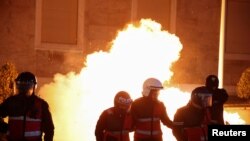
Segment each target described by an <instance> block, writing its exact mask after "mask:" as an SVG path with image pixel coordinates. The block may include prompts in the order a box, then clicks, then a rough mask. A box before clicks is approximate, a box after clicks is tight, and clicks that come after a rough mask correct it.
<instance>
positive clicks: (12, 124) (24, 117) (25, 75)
mask: <svg viewBox="0 0 250 141" xmlns="http://www.w3.org/2000/svg"><path fill="white" fill-rule="evenodd" d="M36 85H37V79H36V77H35V75H34V74H33V73H31V72H22V73H20V74H19V75H18V76H17V78H16V79H15V95H13V96H10V97H8V98H7V99H6V100H5V101H4V102H3V103H2V104H1V105H0V116H1V117H3V118H4V117H8V132H7V138H8V140H9V141H42V138H43V139H44V141H53V136H54V124H53V121H52V116H51V113H50V111H49V105H48V103H47V102H46V101H44V100H43V99H41V98H39V97H38V96H36V95H35V89H36V87H37V86H36ZM43 135H44V137H43Z"/></svg>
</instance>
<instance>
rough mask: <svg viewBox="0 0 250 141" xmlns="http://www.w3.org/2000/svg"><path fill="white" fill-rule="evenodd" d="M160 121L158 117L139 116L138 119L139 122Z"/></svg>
mask: <svg viewBox="0 0 250 141" xmlns="http://www.w3.org/2000/svg"><path fill="white" fill-rule="evenodd" d="M152 119H153V121H160V118H140V119H138V121H139V122H149V121H152Z"/></svg>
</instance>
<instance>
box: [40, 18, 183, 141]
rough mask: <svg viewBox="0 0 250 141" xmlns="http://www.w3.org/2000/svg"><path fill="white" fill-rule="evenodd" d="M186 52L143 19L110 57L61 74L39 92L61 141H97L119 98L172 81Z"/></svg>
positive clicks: (95, 57) (123, 34) (93, 58)
mask: <svg viewBox="0 0 250 141" xmlns="http://www.w3.org/2000/svg"><path fill="white" fill-rule="evenodd" d="M181 49H182V45H181V43H180V41H179V38H178V37H176V36H175V35H173V34H170V33H168V32H167V31H162V29H161V25H160V24H158V23H157V22H155V21H151V20H141V21H140V24H139V25H136V26H135V25H133V24H129V25H128V26H127V27H126V28H125V29H124V30H122V31H120V32H119V33H118V35H117V37H116V39H114V40H113V42H112V47H111V49H110V51H109V52H102V51H99V52H95V53H93V54H89V55H88V56H87V59H86V62H85V66H86V67H84V68H82V70H81V72H80V73H75V72H69V73H68V74H67V75H62V74H56V75H55V76H54V79H53V82H51V83H50V84H46V85H44V86H42V87H41V88H40V91H39V95H41V97H43V98H44V99H45V100H46V101H48V103H49V105H50V108H51V112H52V116H53V120H54V123H55V141H69V140H71V141H78V140H79V141H83V140H84V141H94V140H95V135H94V130H95V125H96V122H97V120H98V118H99V115H100V114H101V112H102V111H103V110H105V109H106V108H108V107H111V106H113V98H114V96H115V94H116V93H117V92H118V91H120V90H124V91H127V92H129V93H130V95H131V97H132V98H133V99H135V98H138V97H140V96H141V88H142V84H143V81H144V80H145V79H147V78H148V77H155V78H158V79H159V80H161V81H162V82H164V81H166V80H169V79H170V78H171V76H172V75H173V72H171V71H170V68H171V65H172V63H173V62H175V61H177V60H178V58H179V52H180V51H181ZM166 95H168V94H166ZM170 108H171V107H170Z"/></svg>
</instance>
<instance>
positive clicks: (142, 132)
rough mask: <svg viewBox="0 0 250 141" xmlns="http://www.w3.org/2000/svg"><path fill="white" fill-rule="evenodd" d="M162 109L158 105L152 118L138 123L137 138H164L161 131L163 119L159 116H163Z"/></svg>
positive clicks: (139, 120) (138, 120) (141, 119)
mask: <svg viewBox="0 0 250 141" xmlns="http://www.w3.org/2000/svg"><path fill="white" fill-rule="evenodd" d="M161 113H162V108H161V107H159V106H158V105H157V106H155V107H154V113H153V115H152V117H147V118H139V119H137V123H136V130H135V134H134V136H135V138H137V139H143V138H150V137H152V138H155V139H157V138H159V139H160V138H162V131H161V124H160V122H161V119H160V118H159V116H158V115H161Z"/></svg>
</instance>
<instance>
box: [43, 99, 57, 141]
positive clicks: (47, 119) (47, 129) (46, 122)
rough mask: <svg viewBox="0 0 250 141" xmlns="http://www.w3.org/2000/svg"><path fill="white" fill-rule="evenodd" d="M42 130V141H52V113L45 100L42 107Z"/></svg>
mask: <svg viewBox="0 0 250 141" xmlns="http://www.w3.org/2000/svg"><path fill="white" fill-rule="evenodd" d="M42 110H43V111H42V131H43V132H44V141H53V137H54V128H55V127H54V124H53V120H52V115H51V113H50V111H49V105H48V104H47V103H46V102H45V103H44V104H43V109H42Z"/></svg>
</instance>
